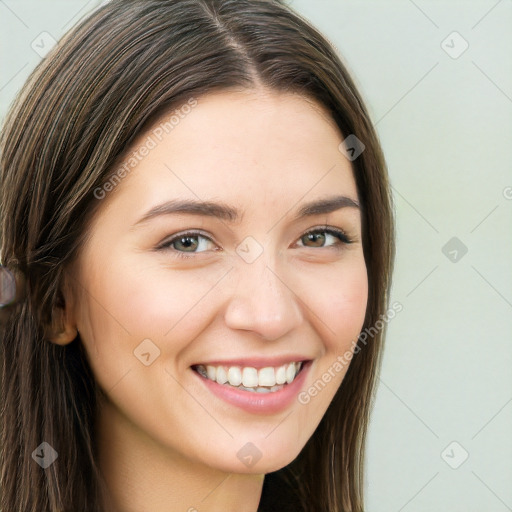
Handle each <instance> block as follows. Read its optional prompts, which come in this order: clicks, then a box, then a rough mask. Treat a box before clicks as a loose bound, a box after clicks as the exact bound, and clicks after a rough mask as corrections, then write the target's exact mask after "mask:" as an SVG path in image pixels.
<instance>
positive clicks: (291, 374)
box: [286, 363, 296, 384]
mask: <svg viewBox="0 0 512 512" xmlns="http://www.w3.org/2000/svg"><path fill="white" fill-rule="evenodd" d="M295 373H296V371H295V363H290V364H289V365H288V366H287V367H286V382H288V384H290V383H292V382H293V379H295Z"/></svg>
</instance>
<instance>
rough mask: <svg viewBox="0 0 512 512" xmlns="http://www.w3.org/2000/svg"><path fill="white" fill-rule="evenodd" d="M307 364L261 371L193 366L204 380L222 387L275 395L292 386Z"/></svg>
mask: <svg viewBox="0 0 512 512" xmlns="http://www.w3.org/2000/svg"><path fill="white" fill-rule="evenodd" d="M305 363H306V362H305V361H300V362H291V363H287V364H283V365H280V366H277V367H272V366H268V367H265V368H260V369H259V370H258V369H256V368H254V367H251V366H244V367H241V366H223V365H204V364H197V365H194V366H192V370H194V371H195V372H197V373H198V374H199V375H201V376H202V377H203V378H205V379H208V380H211V381H213V382H216V383H217V384H220V385H222V386H227V387H232V388H235V389H240V390H242V391H251V392H253V393H275V392H276V391H279V390H280V389H283V388H284V387H285V386H287V385H288V384H291V383H292V382H293V381H294V380H295V378H296V377H297V375H299V373H300V372H301V371H302V369H303V367H304V364H305Z"/></svg>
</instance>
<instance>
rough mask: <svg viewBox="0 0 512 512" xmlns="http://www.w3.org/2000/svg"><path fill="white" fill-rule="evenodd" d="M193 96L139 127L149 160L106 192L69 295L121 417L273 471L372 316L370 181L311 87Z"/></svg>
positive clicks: (196, 453) (165, 446)
mask: <svg viewBox="0 0 512 512" xmlns="http://www.w3.org/2000/svg"><path fill="white" fill-rule="evenodd" d="M194 105H195V106H192V107H191V108H190V109H189V108H184V109H181V110H180V112H181V117H179V116H178V117H177V118H174V120H173V121H172V122H170V121H169V120H170V118H171V116H172V114H173V113H172V112H171V113H169V114H168V115H166V116H163V118H162V120H161V122H162V123H165V122H169V124H167V125H164V124H159V123H157V124H155V125H154V126H153V127H152V128H151V129H150V130H149V131H147V132H146V133H145V134H144V135H143V136H141V137H139V138H138V139H137V141H136V143H135V145H134V146H133V148H131V149H130V151H128V153H127V157H126V162H128V159H129V158H130V155H133V153H134V152H136V155H138V156H135V157H134V158H135V160H136V162H137V163H136V165H134V166H133V167H132V166H131V165H127V167H125V173H124V174H126V175H125V176H124V177H123V178H122V179H121V180H120V182H119V184H117V185H116V186H115V190H114V191H111V192H106V193H105V194H103V193H98V194H97V195H98V196H102V195H105V197H104V198H103V199H98V200H101V201H102V204H101V208H100V210H99V212H98V214H97V215H96V216H95V218H94V221H93V223H92V224H91V227H90V237H89V238H88V240H87V243H86V245H85V246H84V248H83V250H82V252H81V253H80V256H79V258H78V260H77V261H76V267H75V268H74V273H71V277H73V278H74V282H75V285H76V286H75V291H76V295H74V296H73V297H74V298H73V301H74V302H73V304H74V305H73V306H72V309H73V312H74V318H75V321H76V326H77V327H78V330H79V332H80V336H81V339H82V341H83V343H84V346H85V348H86V351H87V354H88V358H89V361H90V364H91V367H92V369H93V372H94V374H95V377H96V379H97V381H98V383H99V385H100V387H101V388H102V390H103V391H104V393H105V395H106V396H107V398H108V407H110V411H111V414H110V417H109V418H110V420H109V421H110V423H109V425H110V426H112V428H114V424H115V423H117V422H119V423H121V422H122V423H123V424H124V425H125V426H126V425H128V427H127V429H129V430H130V432H132V433H133V435H134V436H137V438H138V439H139V440H140V439H144V440H145V441H144V442H146V441H150V443H151V445H152V446H158V449H159V450H160V452H161V453H164V454H166V455H169V456H170V457H173V458H179V459H180V460H184V459H183V458H185V459H188V460H189V461H192V462H194V463H201V464H206V465H208V466H210V467H213V468H218V469H222V470H223V471H228V472H238V473H267V472H270V471H274V470H277V469H279V468H281V467H283V466H285V465H286V464H288V463H290V462H291V461H292V460H293V459H294V458H295V457H296V456H297V455H298V454H299V452H300V450H301V449H302V448H303V446H304V445H305V443H306V442H307V440H308V439H309V438H310V436H311V435H312V434H313V432H314V430H315V428H316V427H317V425H318V423H319V422H320V420H321V418H322V416H323V415H324V413H325V411H326V409H327V407H328V405H329V403H330V402H331V400H332V398H333V396H334V394H335V392H336V390H337V389H338V387H339V385H340V383H341V381H342V379H343V377H344V375H345V373H346V370H347V369H348V364H349V358H346V357H345V355H344V354H345V352H346V351H350V352H352V350H353V347H354V345H353V342H355V340H357V337H358V335H359V333H360V331H361V328H362V326H363V321H364V317H365V311H366V304H367V296H368V283H367V274H366V266H365V261H364V257H363V249H362V233H361V212H360V210H359V208H358V207H357V205H355V206H354V204H351V202H353V203H357V202H358V194H357V188H356V184H355V181H354V177H353V172H352V169H351V164H350V161H349V160H348V159H347V158H346V157H345V156H344V154H343V153H342V152H341V151H340V150H339V148H338V147H339V145H340V143H341V142H342V140H343V137H342V135H341V133H340V132H339V131H338V129H337V127H336V125H335V124H334V122H333V121H332V120H331V119H330V118H329V117H328V114H327V113H326V112H325V111H324V110H323V109H322V108H321V107H320V106H318V105H317V104H315V103H312V102H311V101H308V100H307V99H305V98H304V97H301V96H298V95H292V94H289V93H284V94H278V93H275V92H268V91H260V90H258V91H244V92H226V91H224V92H217V93H213V94H209V95H207V96H204V97H201V98H198V101H197V104H195V103H194ZM178 110H179V107H178ZM185 112H188V113H185ZM176 119H179V122H177V121H176ZM170 126H172V129H170V128H169V127H170ZM347 135H348V134H347ZM144 148H145V149H144ZM135 160H132V161H131V164H134V162H135ZM120 167H121V165H119V168H120ZM126 169H128V171H126ZM119 175H120V176H122V175H123V173H120V174H119ZM113 186H114V185H112V187H113ZM107 188H110V187H107ZM103 190H105V189H103ZM339 196H345V197H346V198H349V199H348V200H347V199H345V200H344V199H342V200H341V201H339V202H336V201H335V203H336V204H335V205H334V206H332V204H331V206H330V207H329V206H327V207H326V208H324V207H322V206H321V205H318V206H317V207H314V206H312V204H313V203H316V202H319V201H325V200H331V199H336V198H338V197H339ZM343 205H345V206H343ZM185 206H186V208H185ZM306 206H307V208H306ZM182 207H183V208H182ZM148 212H149V213H148ZM235 212H236V213H235ZM326 226H327V229H328V230H332V231H326ZM312 231H313V233H310V232H312ZM337 231H342V232H343V233H345V235H343V233H341V234H337ZM345 236H346V237H348V239H350V240H352V242H351V243H346V241H345V240H346V239H345V238H344V237H345ZM78 283H79V284H80V286H78ZM340 361H341V362H340ZM301 362H302V367H301V371H300V372H299V373H298V374H297V376H296V377H294V374H295V370H297V369H299V366H298V364H297V365H295V364H293V363H301ZM201 373H203V374H206V376H205V375H201ZM226 379H228V381H227V382H225V381H226ZM240 379H242V383H241V385H242V386H245V388H250V389H251V390H248V389H247V390H244V389H241V388H240V387H237V386H238V385H240ZM283 381H284V382H285V383H284V384H283ZM112 411H113V412H112ZM134 439H135V437H134ZM173 460H175V459H173Z"/></svg>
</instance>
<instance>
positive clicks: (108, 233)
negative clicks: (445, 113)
mask: <svg viewBox="0 0 512 512" xmlns="http://www.w3.org/2000/svg"><path fill="white" fill-rule="evenodd" d="M0 151H1V164H0V165H1V166H0V179H1V182H0V187H1V191H0V220H1V233H0V236H1V262H2V265H3V267H2V298H1V300H0V305H2V306H3V307H2V319H3V326H2V340H1V341H2V343H1V347H2V348H1V363H2V369H1V399H2V409H1V439H0V446H1V492H0V496H1V497H0V509H1V510H2V511H3V512H9V511H15V510H16V511H17V510H23V511H24V512H28V511H33V512H42V511H52V512H53V511H66V512H71V511H73V512H77V511H81V512H82V511H83V512H85V511H88V512H90V511H105V512H110V511H115V512H135V511H137V512H138V511H142V510H147V511H151V512H162V511H166V512H169V511H172V512H181V511H183V512H186V511H188V512H194V511H200V512H220V511H222V512H256V511H260V512H262V511H286V510H290V511H299V510H302V511H304V512H326V511H329V512H341V511H361V510H363V507H364V505H363V488H364V485H363V476H364V473H363V458H364V446H365V435H366V430H367V424H368V418H369V412H370V408H371V402H372V397H373V393H374V386H375V381H376V377H377V374H378V371H379V365H380V356H381V348H382V341H383V336H384V331H385V328H375V325H376V324H377V323H378V322H380V324H382V323H383V322H382V320H381V318H382V316H383V314H384V313H385V312H386V309H387V307H388V293H389V288H390V282H391V272H392V265H393V258H394V228H393V213H392V201H391V196H390V190H389V185H388V179H387V173H386V169H385V164H384V159H383V156H382V152H381V149H380V146H379V143H378V139H377V136H376V134H375V131H374V129H373V127H372V124H371V121H370V119H369V117H368V114H367V111H366V109H365V107H364V104H363V102H362V100H361V97H360V95H359V94H358V92H357V90H356V88H355V86H354V83H353V81H352V80H351V78H350V76H349V74H348V73H347V70H346V69H345V67H344V65H343V64H342V63H341V62H340V60H339V57H338V56H337V55H336V53H335V51H334V50H333V49H332V47H331V46H330V45H329V43H328V42H327V41H326V39H325V38H324V37H322V35H320V34H319V33H318V32H317V30H315V29H314V28H313V27H312V26H311V25H310V24H308V23H307V22H306V21H305V20H304V19H302V18H301V17H300V16H298V15H297V14H296V13H294V12H293V11H292V10H290V8H288V7H286V6H285V5H283V4H282V3H280V2H278V1H276V0H114V1H112V2H110V3H107V4H106V5H104V6H103V7H101V8H100V9H99V10H97V11H95V12H94V13H92V14H91V15H90V16H89V17H88V18H87V19H85V20H83V21H82V22H81V23H80V24H79V25H78V26H77V27H75V28H74V29H72V30H71V31H70V32H69V33H68V34H67V35H65V36H64V37H63V38H62V39H61V41H60V42H59V44H58V45H57V46H56V47H55V48H54V49H53V50H52V51H51V53H50V54H49V55H48V56H47V57H46V58H45V59H44V60H43V61H42V62H41V63H40V65H39V66H38V67H37V68H36V69H35V71H34V72H33V73H32V75H31V76H30V78H29V79H28V81H27V83H26V85H25V86H24V88H23V90H22V91H21V92H20V94H19V95H18V97H17V99H16V101H15V103H14V105H13V106H12V108H11V110H10V113H9V115H8V117H7V119H6V122H5V125H4V127H3V131H2V134H1V139H0ZM14 284H16V286H14ZM379 327H380V326H379ZM368 330H370V332H371V335H370V337H368V336H367V334H366V333H367V331H368ZM361 333H365V335H364V337H363V336H361Z"/></svg>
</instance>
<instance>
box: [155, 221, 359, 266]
mask: <svg viewBox="0 0 512 512" xmlns="http://www.w3.org/2000/svg"><path fill="white" fill-rule="evenodd" d="M316 233H327V234H329V235H332V236H334V237H336V238H338V239H339V241H340V242H339V243H338V244H335V245H332V246H327V247H318V249H328V248H337V249H339V248H340V247H339V246H340V245H348V244H351V243H353V242H354V240H353V239H352V238H351V237H349V236H348V235H347V234H346V233H345V232H344V231H342V230H341V229H337V228H332V227H329V226H320V227H318V228H314V229H312V230H310V231H306V232H305V233H304V234H302V235H301V236H300V237H299V240H300V239H301V238H303V237H304V236H306V235H310V234H316ZM195 236H201V237H203V238H207V239H208V240H210V241H211V242H213V240H212V239H211V238H210V237H209V236H206V235H205V234H203V233H201V232H200V231H187V232H185V233H179V234H177V235H175V236H173V238H171V239H170V240H167V241H165V242H163V243H162V244H160V245H159V246H158V247H157V248H156V250H162V251H172V252H174V253H176V256H177V257H178V258H184V259H190V258H193V257H194V255H195V254H200V253H194V252H191V253H186V252H183V251H178V250H176V249H173V248H172V247H171V246H172V244H173V243H174V242H175V241H176V240H179V239H180V238H187V237H195ZM213 243H215V242H213ZM311 249H314V247H311ZM201 252H203V251H201Z"/></svg>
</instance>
